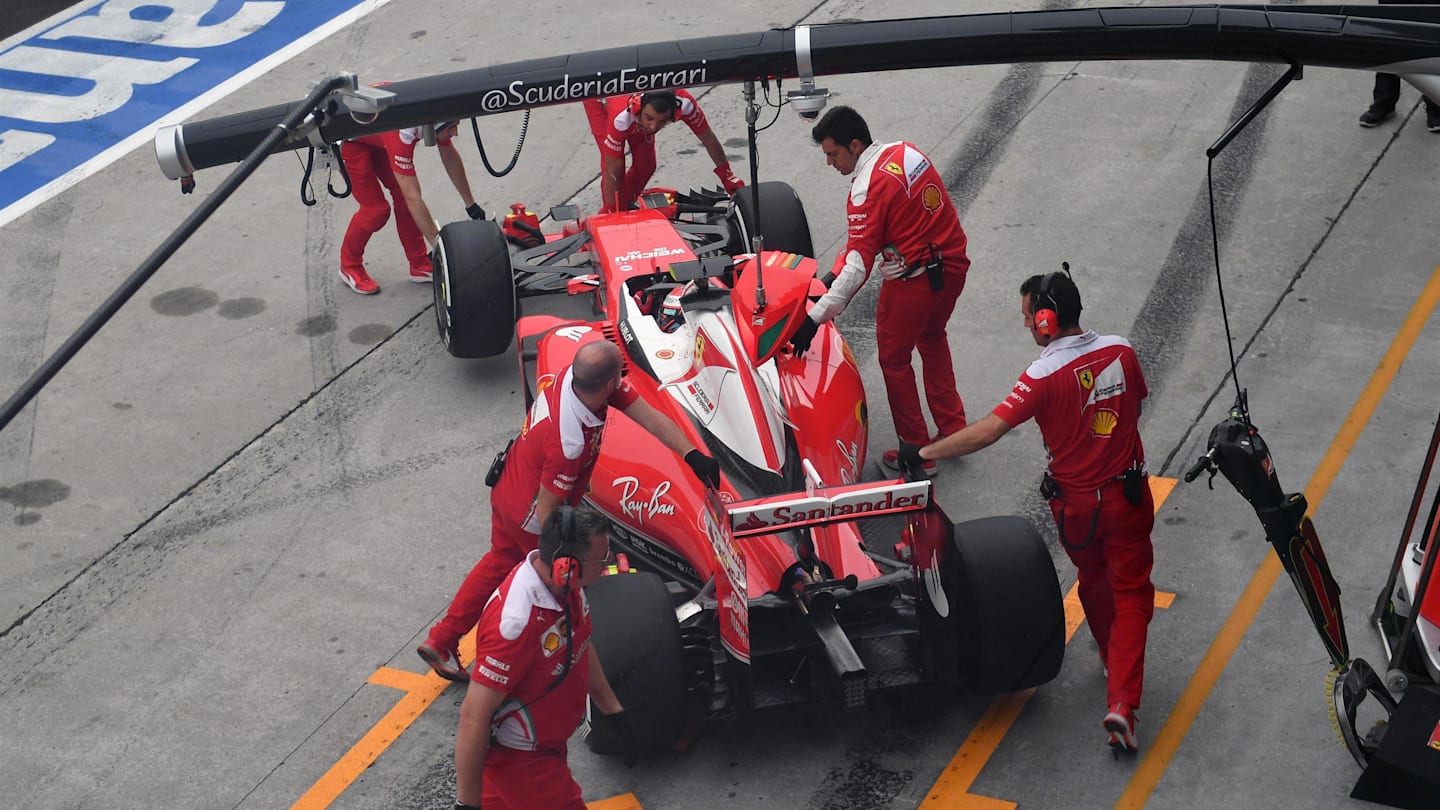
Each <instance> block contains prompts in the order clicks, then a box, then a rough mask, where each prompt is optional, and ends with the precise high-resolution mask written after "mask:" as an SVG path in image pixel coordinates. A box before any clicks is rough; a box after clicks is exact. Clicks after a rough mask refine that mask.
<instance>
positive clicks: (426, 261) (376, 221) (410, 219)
mask: <svg viewBox="0 0 1440 810" xmlns="http://www.w3.org/2000/svg"><path fill="white" fill-rule="evenodd" d="M340 158H341V159H342V160H344V161H345V171H346V173H348V174H349V175H350V193H351V194H353V195H354V197H355V202H358V203H360V210H359V211H356V212H355V216H353V217H351V218H350V227H348V228H346V229H345V239H344V241H342V242H341V243H340V267H341V268H343V269H346V270H364V269H365V246H366V245H367V244H369V243H370V237H372V236H374V235H375V234H376V232H378V231H379V230H380V229H381V228H383V227H385V222H386V221H387V220H389V219H390V203H388V202H386V200H385V192H384V191H383V190H381V186H384V187H385V188H386V189H389V190H390V199H392V200H394V201H395V230H396V232H397V233H399V235H400V244H401V246H402V247H404V248H405V258H406V259H408V260H409V262H410V267H411V269H415V270H423V271H425V272H429V271H430V255H429V252H428V251H427V250H426V249H425V237H424V235H422V234H421V233H420V227H419V226H418V225H416V224H415V217H414V216H412V215H411V214H410V207H409V206H408V205H406V204H405V194H404V193H403V192H402V191H400V184H399V183H397V182H395V172H394V170H393V169H391V167H390V153H389V152H387V151H386V150H385V148H384V147H383V146H376V145H373V144H366V143H357V142H354V141H346V142H345V143H343V144H341V146H340Z"/></svg>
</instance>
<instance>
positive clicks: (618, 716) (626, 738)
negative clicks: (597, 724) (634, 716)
mask: <svg viewBox="0 0 1440 810" xmlns="http://www.w3.org/2000/svg"><path fill="white" fill-rule="evenodd" d="M605 719H607V720H609V721H610V725H612V726H614V727H615V731H617V732H618V733H619V734H620V755H621V756H622V757H623V758H624V761H625V767H627V768H633V767H635V763H637V762H639V761H640V730H639V729H637V728H635V725H634V724H633V723H631V722H630V718H629V717H626V716H625V710H624V709H621V710H620V711H618V712H616V713H614V714H607V715H605Z"/></svg>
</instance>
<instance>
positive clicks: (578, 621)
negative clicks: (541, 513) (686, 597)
mask: <svg viewBox="0 0 1440 810" xmlns="http://www.w3.org/2000/svg"><path fill="white" fill-rule="evenodd" d="M567 513H568V514H567ZM608 531H609V521H608V520H607V519H606V518H605V516H604V515H601V514H600V513H599V512H596V511H595V510H593V509H589V508H586V507H581V508H580V509H576V510H573V512H572V510H570V509H569V507H563V508H561V509H557V510H556V511H555V513H554V514H552V515H551V516H550V519H549V520H547V521H546V522H545V527H544V530H543V531H542V532H541V533H540V547H539V549H537V550H535V551H531V552H530V553H529V554H528V555H527V556H526V558H525V560H524V561H523V562H522V563H520V564H519V565H517V566H515V568H514V570H513V571H511V572H510V573H509V575H508V576H507V577H506V578H505V581H504V582H502V583H501V585H500V589H499V590H497V591H496V592H495V594H494V596H492V597H491V598H490V600H489V602H488V603H487V604H486V605H485V612H484V615H483V616H482V617H481V619H480V630H479V633H478V634H477V635H476V639H475V660H476V662H477V663H476V666H475V677H474V679H473V680H471V682H470V688H469V690H468V691H466V693H465V702H464V703H462V704H461V705H460V724H459V727H458V728H457V729H456V731H455V807H456V810H467V808H476V807H484V808H485V809H486V810H497V808H498V809H499V810H504V809H505V808H512V810H531V808H542V807H543V808H554V810H583V809H584V807H585V802H584V800H583V799H581V793H580V786H579V785H578V784H576V783H575V777H574V776H572V775H571V774H570V766H569V764H568V763H566V761H565V757H566V741H568V740H569V739H570V735H571V734H574V733H575V729H576V728H578V727H579V726H580V721H581V720H582V719H583V718H584V716H585V698H586V697H587V696H589V697H590V698H591V699H593V700H594V701H595V706H596V707H597V708H598V709H599V710H600V711H601V712H602V713H604V714H606V715H608V716H610V718H611V720H612V722H613V723H614V725H615V726H616V728H617V730H619V731H620V733H621V737H622V739H623V740H624V741H625V760H626V764H628V765H633V764H634V763H635V759H636V758H637V757H638V755H639V750H638V738H637V737H636V736H635V729H634V727H633V726H632V725H631V724H630V722H629V721H628V720H626V719H625V715H624V708H623V707H622V706H621V705H620V701H619V699H618V698H616V697H615V692H614V691H613V690H612V689H611V688H610V684H609V682H608V681H606V680H605V672H604V670H602V669H601V668H600V661H599V659H598V658H597V653H596V650H595V646H594V645H593V644H591V643H590V605H589V603H588V602H587V601H586V599H585V593H584V591H583V590H582V589H583V588H585V587H586V586H587V585H590V584H591V583H593V582H594V581H595V580H597V579H599V578H600V576H601V574H603V573H604V571H605V567H606V564H607V563H608V561H609V560H610V559H611V555H610V538H609V534H608Z"/></svg>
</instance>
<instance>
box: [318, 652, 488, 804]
mask: <svg viewBox="0 0 1440 810" xmlns="http://www.w3.org/2000/svg"><path fill="white" fill-rule="evenodd" d="M474 638H475V631H474V630H471V631H470V632H469V633H468V634H466V636H465V638H463V639H461V640H460V650H461V652H460V663H461V664H463V665H465V666H467V667H468V666H470V662H471V660H472V659H473V658H474V657H475V655H474V650H475V643H474ZM366 683H372V684H375V685H376V686H388V687H390V688H392V689H399V690H400V691H402V692H404V693H405V694H404V695H403V696H402V697H401V698H400V701H399V702H398V703H396V704H395V706H394V707H392V708H391V709H390V711H388V712H386V713H385V716H384V717H381V718H380V720H379V721H377V722H376V723H375V725H373V726H371V727H370V730H369V731H367V732H365V736H363V737H361V738H360V741H359V742H357V743H355V745H354V746H352V747H351V748H350V750H349V751H347V752H346V753H345V755H344V756H343V757H341V758H340V761H339V762H336V763H335V764H334V765H332V766H330V770H328V771H326V772H325V775H324V776H322V777H320V779H319V781H317V782H316V783H315V784H313V785H311V786H310V789H309V790H307V791H305V795H303V796H301V797H300V798H299V799H298V800H297V801H296V802H295V803H294V804H292V805H291V806H290V808H291V810H325V808H327V807H329V806H330V804H331V803H332V802H334V801H335V800H336V799H337V798H339V797H340V794H341V793H343V792H345V789H346V788H348V787H350V785H351V783H353V782H354V781H355V780H356V779H357V778H358V777H359V776H360V774H362V773H364V772H365V769H366V768H368V767H370V766H371V765H373V764H375V760H377V759H379V758H380V755H381V754H383V753H385V749H387V748H389V747H390V744H391V743H393V742H395V741H396V740H397V739H399V738H400V735H401V734H403V733H404V732H405V730H406V729H408V728H410V726H411V724H413V723H414V722H415V720H416V718H418V717H419V716H420V715H421V714H422V713H423V712H424V711H425V710H426V709H428V708H430V704H432V703H434V702H435V701H436V700H437V699H438V698H439V697H440V695H441V694H443V693H444V692H445V690H446V689H447V688H449V686H450V681H447V680H445V679H444V678H442V677H440V676H439V675H436V674H435V673H434V672H426V673H425V674H423V675H417V674H415V673H413V672H406V671H405V670H403V669H395V668H394V667H381V668H379V669H377V670H375V673H374V674H373V675H371V676H370V678H369V679H368V680H367V681H366Z"/></svg>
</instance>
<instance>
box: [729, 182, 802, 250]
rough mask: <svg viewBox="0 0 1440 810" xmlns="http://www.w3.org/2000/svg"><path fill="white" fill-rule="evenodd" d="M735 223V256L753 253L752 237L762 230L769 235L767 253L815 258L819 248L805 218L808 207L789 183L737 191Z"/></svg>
mask: <svg viewBox="0 0 1440 810" xmlns="http://www.w3.org/2000/svg"><path fill="white" fill-rule="evenodd" d="M757 201H758V202H759V211H758V212H757V211H756V202H757ZM757 214H758V218H757ZM735 222H736V225H737V227H736V234H735V237H736V240H735V244H732V245H731V246H730V248H731V252H732V253H749V252H750V250H751V245H750V238H751V237H752V236H754V235H755V232H756V231H757V230H758V231H760V232H761V233H762V234H764V236H765V249H766V250H784V251H787V252H789V253H798V254H800V255H801V256H810V257H812V258H813V257H814V256H815V245H814V243H813V242H812V241H811V240H810V220H808V219H806V218H805V204H804V203H802V202H800V197H799V196H797V195H796V194H795V189H793V188H791V187H790V184H789V183H780V182H774V181H772V182H768V183H759V184H757V185H755V186H746V187H745V188H742V189H739V190H738V191H736V192H735Z"/></svg>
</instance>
